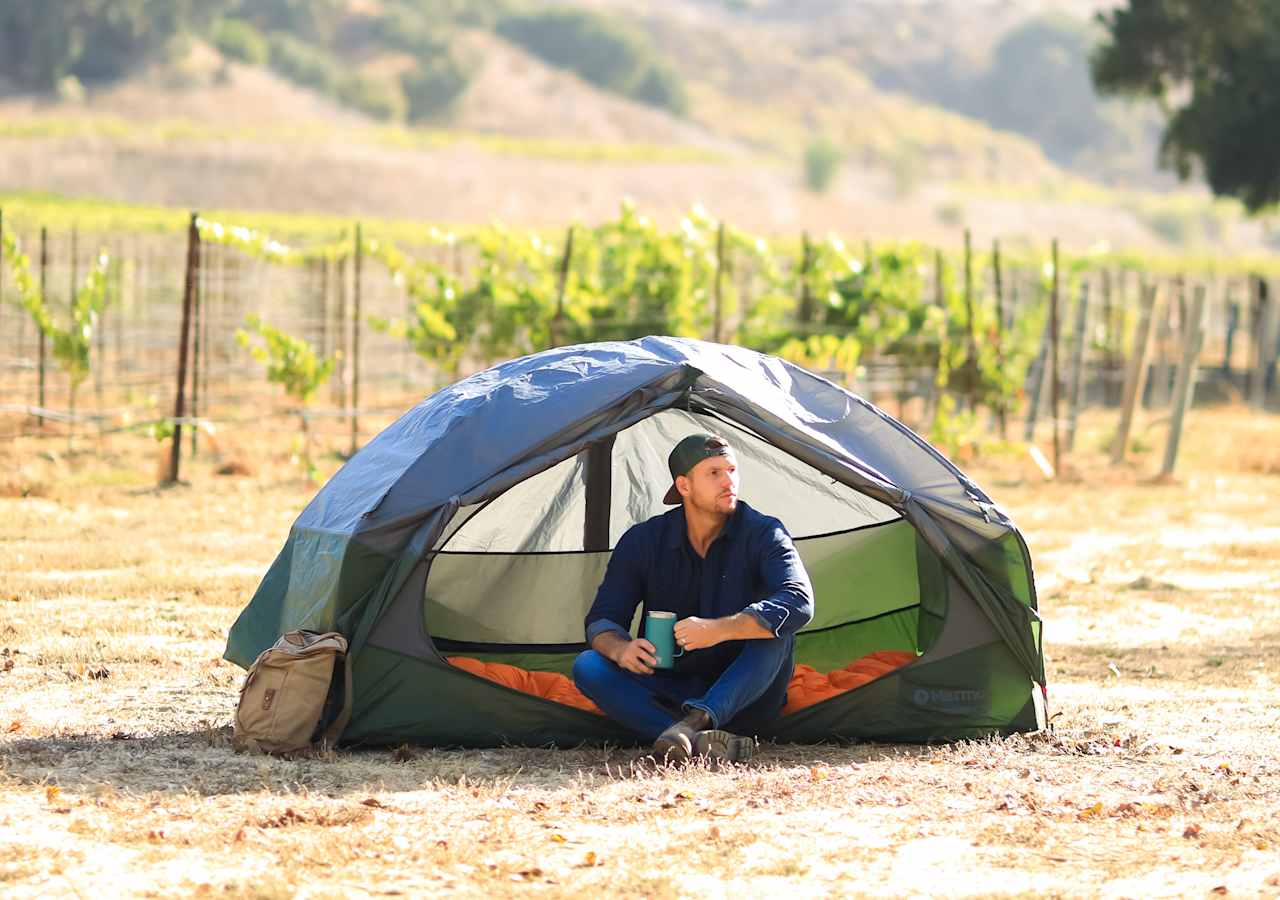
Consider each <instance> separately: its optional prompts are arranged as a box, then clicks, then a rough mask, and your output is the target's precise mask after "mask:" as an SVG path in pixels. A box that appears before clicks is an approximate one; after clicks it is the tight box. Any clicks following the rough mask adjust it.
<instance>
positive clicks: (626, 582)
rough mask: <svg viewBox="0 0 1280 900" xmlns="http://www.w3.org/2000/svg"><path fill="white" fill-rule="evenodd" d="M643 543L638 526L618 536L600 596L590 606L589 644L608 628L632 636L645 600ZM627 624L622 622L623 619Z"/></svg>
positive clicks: (588, 611) (627, 637)
mask: <svg viewBox="0 0 1280 900" xmlns="http://www.w3.org/2000/svg"><path fill="white" fill-rule="evenodd" d="M642 556H643V547H642V546H641V542H640V541H639V540H638V539H637V535H636V530H635V528H634V527H633V528H629V529H627V531H626V532H625V533H623V535H622V537H621V538H620V539H619V540H618V544H617V546H616V547H614V549H613V554H612V556H610V557H609V565H608V567H607V568H606V569H605V572H604V579H603V580H602V581H601V582H600V587H599V588H598V589H597V590H596V599H595V601H594V602H592V604H591V609H589V610H587V617H586V619H585V620H584V622H583V625H584V627H585V628H586V635H587V646H588V647H590V646H591V642H592V641H594V640H595V639H596V638H597V637H598V636H599V635H601V634H603V633H604V632H606V631H612V632H616V633H617V634H619V635H620V636H622V637H624V638H626V639H627V640H630V639H631V632H630V630H629V625H630V623H631V620H632V619H633V618H635V614H636V607H637V606H639V605H640V603H641V602H642V601H643V600H644V587H645V582H644V572H643V568H644V560H643V559H642ZM624 622H625V623H627V624H625V625H624V624H621V623H624Z"/></svg>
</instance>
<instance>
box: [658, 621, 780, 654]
mask: <svg viewBox="0 0 1280 900" xmlns="http://www.w3.org/2000/svg"><path fill="white" fill-rule="evenodd" d="M675 636H676V643H677V644H679V645H680V646H681V647H682V648H683V649H685V650H702V649H705V648H706V647H714V646H715V645H716V644H719V643H722V642H724V641H751V640H758V639H760V638H771V637H775V635H774V633H773V632H772V631H770V630H769V629H768V628H765V627H764V625H762V624H761V622H760V620H759V619H757V618H756V617H755V616H753V615H752V614H751V613H749V612H740V613H734V614H733V615H731V616H724V617H722V618H719V619H704V618H702V617H701V616H690V617H689V618H687V619H681V620H680V621H679V622H677V623H676V627H675Z"/></svg>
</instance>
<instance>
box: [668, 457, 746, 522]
mask: <svg viewBox="0 0 1280 900" xmlns="http://www.w3.org/2000/svg"><path fill="white" fill-rule="evenodd" d="M676 490H678V491H679V492H680V496H681V497H683V498H684V499H685V500H687V501H688V502H689V504H690V505H691V506H692V507H693V508H694V509H697V510H700V511H702V512H707V513H719V514H721V515H729V514H730V513H732V512H733V511H734V509H736V508H737V506H738V459H737V457H735V456H734V455H733V453H732V452H730V453H729V455H727V456H709V457H707V458H706V459H704V460H702V461H701V462H699V463H698V464H697V465H696V466H694V467H693V468H692V469H690V470H689V474H688V475H681V476H680V477H679V478H677V479H676Z"/></svg>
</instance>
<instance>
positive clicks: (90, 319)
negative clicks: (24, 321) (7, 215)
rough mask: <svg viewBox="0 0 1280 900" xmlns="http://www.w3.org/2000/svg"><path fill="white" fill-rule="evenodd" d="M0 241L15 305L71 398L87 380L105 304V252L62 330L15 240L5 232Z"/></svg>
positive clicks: (107, 269)
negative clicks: (46, 347) (44, 345)
mask: <svg viewBox="0 0 1280 900" xmlns="http://www.w3.org/2000/svg"><path fill="white" fill-rule="evenodd" d="M0 240H2V241H3V250H4V259H5V261H6V262H7V263H8V264H9V268H10V271H11V272H12V274H13V281H14V284H15V285H16V286H17V289H18V297H17V300H16V301H15V302H16V303H17V304H18V305H19V306H21V307H22V308H23V309H25V310H26V311H27V314H28V315H30V316H31V319H32V321H33V322H35V325H36V328H38V329H39V330H40V333H41V334H43V335H44V336H45V337H46V338H47V339H48V340H49V343H50V346H51V347H52V350H53V357H54V359H55V360H57V362H58V364H59V365H60V366H61V367H62V369H63V371H65V372H66V373H67V378H68V379H69V380H70V382H71V391H72V393H73V394H74V393H75V391H76V390H77V389H78V388H79V387H80V385H81V384H83V383H84V380H85V379H86V378H88V377H89V371H90V370H89V351H90V347H91V346H92V340H93V330H94V328H95V327H96V326H97V323H98V317H99V316H101V314H102V310H103V308H104V307H105V306H106V303H107V291H108V285H109V283H110V279H109V275H110V272H111V266H112V262H111V259H110V257H108V256H107V254H106V253H105V252H103V253H101V254H99V256H98V259H97V260H96V261H95V262H94V265H93V267H92V268H91V269H90V270H89V274H88V275H87V276H86V278H85V281H84V284H83V286H82V287H80V288H79V289H78V290H77V291H76V295H75V297H74V298H73V299H72V302H71V321H70V322H69V323H68V324H67V326H66V327H65V328H64V327H61V326H60V325H58V324H57V322H56V321H55V320H54V317H53V315H52V314H51V313H50V311H49V308H48V306H47V305H46V303H45V298H44V295H43V294H41V292H40V287H39V285H38V284H37V282H36V279H35V278H34V277H33V276H32V274H31V261H30V259H29V258H28V257H27V256H26V254H24V253H23V252H22V248H21V247H20V246H19V245H18V242H17V239H16V238H14V237H13V235H12V234H11V233H10V232H9V231H5V232H4V234H3V237H2V238H0Z"/></svg>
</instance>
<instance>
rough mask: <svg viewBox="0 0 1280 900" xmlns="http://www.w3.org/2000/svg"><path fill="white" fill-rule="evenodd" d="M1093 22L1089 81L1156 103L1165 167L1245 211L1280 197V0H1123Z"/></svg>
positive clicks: (1109, 91)
mask: <svg viewBox="0 0 1280 900" xmlns="http://www.w3.org/2000/svg"><path fill="white" fill-rule="evenodd" d="M1099 21H1101V22H1102V24H1103V25H1104V26H1105V27H1106V30H1107V40H1106V42H1104V44H1103V45H1102V46H1101V47H1100V48H1099V49H1098V51H1097V52H1096V54H1095V56H1094V59H1093V77H1094V82H1095V83H1096V84H1097V86H1098V88H1099V89H1100V90H1102V91H1104V92H1108V93H1116V94H1128V95H1134V96H1139V97H1150V98H1153V99H1156V100H1158V101H1160V103H1161V104H1162V106H1163V107H1164V108H1165V109H1166V110H1167V119H1166V123H1165V130H1164V136H1163V141H1162V145H1161V162H1162V163H1163V164H1164V165H1166V166H1169V167H1171V168H1173V169H1174V170H1175V171H1176V172H1177V173H1178V175H1179V176H1180V177H1181V178H1183V179H1186V178H1189V177H1190V176H1191V175H1192V174H1193V172H1195V171H1197V170H1200V171H1203V173H1204V176H1205V178H1206V180H1207V181H1208V182H1209V186H1210V187H1211V188H1212V189H1213V191H1214V193H1216V194H1219V195H1226V196H1232V197H1238V198H1239V199H1240V200H1241V201H1243V202H1244V204H1245V206H1246V207H1247V208H1248V209H1249V210H1250V211H1251V212H1258V211H1260V210H1262V209H1264V208H1265V207H1267V206H1268V205H1270V204H1273V203H1276V202H1277V201H1280V157H1277V155H1276V154H1275V152H1274V149H1273V148H1274V147H1275V145H1276V143H1277V142H1278V141H1280V81H1278V80H1277V79H1276V77H1275V73H1276V71H1277V68H1278V67H1280V0H1222V2H1218V3H1172V2H1156V0H1130V2H1129V3H1128V4H1127V5H1126V6H1123V7H1120V8H1118V9H1115V10H1112V11H1111V12H1108V13H1101V14H1100V15H1099Z"/></svg>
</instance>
